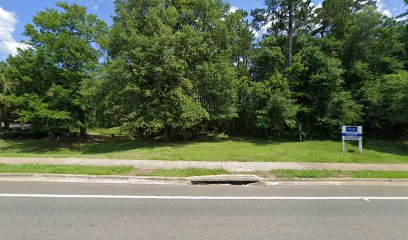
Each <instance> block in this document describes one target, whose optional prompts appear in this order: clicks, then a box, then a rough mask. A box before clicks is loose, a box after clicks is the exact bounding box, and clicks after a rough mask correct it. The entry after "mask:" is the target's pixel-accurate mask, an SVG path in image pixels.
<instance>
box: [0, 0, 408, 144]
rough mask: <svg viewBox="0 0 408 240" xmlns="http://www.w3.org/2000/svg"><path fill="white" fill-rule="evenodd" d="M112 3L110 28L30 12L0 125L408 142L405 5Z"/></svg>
mask: <svg viewBox="0 0 408 240" xmlns="http://www.w3.org/2000/svg"><path fill="white" fill-rule="evenodd" d="M406 2H407V4H408V1H406ZM115 6H116V9H115V15H114V16H113V25H112V26H110V27H109V26H107V24H106V23H104V22H103V21H102V20H100V19H99V18H98V17H97V16H96V15H93V14H89V13H87V11H86V9H85V8H84V7H82V6H79V5H76V4H73V5H69V4H67V3H58V4H57V6H56V8H55V9H46V10H44V11H43V12H39V13H38V14H37V15H36V16H35V17H34V18H33V23H32V24H29V25H27V26H26V27H25V33H24V34H25V35H26V36H27V37H28V39H29V40H28V44H30V46H31V48H30V49H28V50H19V54H18V55H16V56H10V57H9V58H8V59H7V60H6V61H5V62H1V63H0V122H3V124H4V126H5V127H4V129H3V130H1V128H0V131H7V129H8V126H9V124H10V122H21V123H30V124H32V126H33V128H32V129H31V132H32V134H33V135H39V134H40V135H41V134H43V133H45V134H48V133H52V134H55V135H58V134H60V133H61V132H63V131H66V130H67V129H79V130H80V133H81V134H80V135H81V137H82V138H86V129H87V128H88V127H115V126H121V127H123V129H124V130H125V131H126V133H127V134H128V135H129V136H130V137H135V136H140V135H142V136H146V137H162V138H163V139H166V140H172V139H188V138H191V137H194V136H197V135H200V134H206V133H221V132H223V133H227V134H233V135H240V136H256V137H271V138H284V139H298V137H299V134H301V135H302V136H303V137H304V139H320V138H335V137H338V136H339V131H340V127H341V126H342V125H345V124H351V125H363V126H364V128H365V131H366V132H367V133H368V134H369V135H370V136H372V137H387V138H399V139H401V138H407V137H408V24H407V21H404V19H405V18H406V16H407V13H406V14H402V15H401V16H398V17H396V18H389V17H387V16H385V15H382V14H381V13H380V12H378V10H377V8H376V1H374V0H369V1H367V0H365V1H362V0H325V1H323V4H322V6H321V7H319V8H317V7H316V6H314V5H313V4H312V3H311V1H310V0H265V4H264V8H262V9H254V10H252V11H251V12H250V13H249V12H245V11H242V10H237V11H232V8H231V6H230V5H229V4H228V3H225V2H224V1H223V0H116V1H115ZM261 29H262V31H259V30H261ZM257 31H258V33H259V32H264V33H265V34H264V35H263V36H259V34H256V33H257Z"/></svg>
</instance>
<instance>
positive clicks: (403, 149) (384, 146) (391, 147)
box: [364, 140, 408, 156]
mask: <svg viewBox="0 0 408 240" xmlns="http://www.w3.org/2000/svg"><path fill="white" fill-rule="evenodd" d="M364 149H368V150H373V151H376V152H381V153H389V154H395V155H401V156H408V141H382V140H368V141H365V142H364Z"/></svg>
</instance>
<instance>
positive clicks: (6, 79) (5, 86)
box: [0, 62, 16, 133]
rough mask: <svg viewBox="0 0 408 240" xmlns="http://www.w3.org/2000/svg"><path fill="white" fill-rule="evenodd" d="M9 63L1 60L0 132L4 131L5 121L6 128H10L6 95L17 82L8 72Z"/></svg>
mask: <svg viewBox="0 0 408 240" xmlns="http://www.w3.org/2000/svg"><path fill="white" fill-rule="evenodd" d="M7 68H8V65H7V64H6V63H4V62H0V133H1V132H2V128H3V122H4V127H5V129H8V128H9V117H8V114H7V113H8V111H6V103H5V101H6V95H8V94H9V93H10V92H11V90H12V89H13V88H15V87H16V82H15V81H14V80H13V79H12V78H10V76H9V75H8V73H7Z"/></svg>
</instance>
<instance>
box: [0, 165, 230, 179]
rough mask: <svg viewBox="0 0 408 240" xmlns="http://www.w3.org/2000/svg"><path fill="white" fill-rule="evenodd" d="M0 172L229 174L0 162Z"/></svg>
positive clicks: (170, 175)
mask: <svg viewBox="0 0 408 240" xmlns="http://www.w3.org/2000/svg"><path fill="white" fill-rule="evenodd" d="M0 173H32V174H36V173H42V174H81V175H124V174H128V175H129V174H130V175H133V174H135V175H137V176H156V177H193V176H207V175H220V174H229V172H228V171H226V170H223V169H200V168H191V169H158V170H153V171H151V172H148V173H146V172H145V173H138V172H137V171H136V169H134V168H133V167H125V166H117V167H98V166H65V165H33V164H24V165H8V164H0Z"/></svg>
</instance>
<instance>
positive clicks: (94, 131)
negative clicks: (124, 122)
mask: <svg viewBox="0 0 408 240" xmlns="http://www.w3.org/2000/svg"><path fill="white" fill-rule="evenodd" d="M88 134H99V135H107V136H111V135H112V134H114V135H115V136H120V135H123V132H122V130H121V128H120V127H113V128H92V129H89V130H88Z"/></svg>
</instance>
